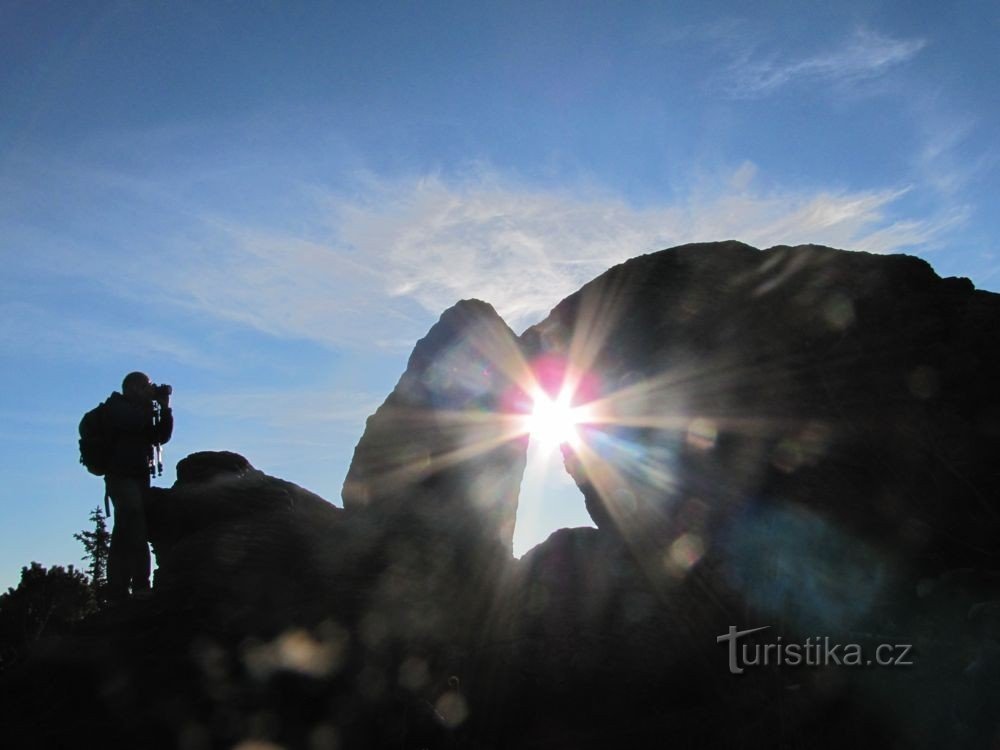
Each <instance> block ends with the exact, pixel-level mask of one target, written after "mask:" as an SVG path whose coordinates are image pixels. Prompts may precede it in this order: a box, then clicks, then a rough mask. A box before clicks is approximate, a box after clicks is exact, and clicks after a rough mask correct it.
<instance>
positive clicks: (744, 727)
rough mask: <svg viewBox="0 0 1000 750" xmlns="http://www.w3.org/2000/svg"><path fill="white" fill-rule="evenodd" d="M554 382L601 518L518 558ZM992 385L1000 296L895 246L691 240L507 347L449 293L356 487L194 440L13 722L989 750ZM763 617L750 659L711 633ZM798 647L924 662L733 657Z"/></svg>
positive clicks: (347, 735) (529, 742)
mask: <svg viewBox="0 0 1000 750" xmlns="http://www.w3.org/2000/svg"><path fill="white" fill-rule="evenodd" d="M553 362H555V363H558V366H556V367H555V368H554V369H553V368H551V367H550V365H551V363H553ZM553 373H556V375H555V376H554V377H555V381H556V382H554V383H553V382H543V383H542V384H543V385H544V386H546V387H556V388H558V387H559V386H560V385H561V379H562V378H563V376H564V375H565V376H566V377H567V378H568V382H569V383H571V384H576V386H577V392H576V394H575V401H576V402H577V403H578V404H581V405H582V404H584V403H585V402H586V405H587V414H588V417H587V422H586V423H585V424H582V425H581V426H580V427H579V431H580V436H581V440H580V442H579V444H577V445H573V446H566V447H564V459H565V464H566V468H567V470H568V471H569V473H570V474H571V476H572V477H573V479H574V481H575V482H576V483H577V485H578V486H579V487H580V489H581V493H582V496H583V497H582V499H581V501H583V502H585V503H586V505H587V508H588V509H589V511H590V513H591V516H592V517H593V519H594V521H595V523H596V524H597V527H598V528H596V529H592V528H587V529H563V530H560V531H557V532H556V533H554V534H553V535H552V536H551V537H550V538H549V539H548V540H547V541H546V542H544V543H543V544H541V545H539V546H538V547H536V548H535V549H533V550H531V551H530V552H529V553H528V554H527V555H525V556H524V557H523V558H522V559H521V560H514V559H513V557H512V555H511V551H510V550H511V536H512V531H513V521H514V515H515V512H516V508H517V498H518V488H519V484H520V480H521V476H522V473H523V470H524V466H525V456H526V437H525V436H524V429H523V422H522V421H521V416H522V415H523V411H524V409H525V404H524V398H525V392H526V383H528V382H529V381H530V380H531V379H532V378H535V379H540V380H542V381H546V379H547V378H549V379H551V378H552V377H553ZM998 380H1000V297H997V296H996V295H993V294H989V293H986V292H982V291H977V290H975V289H974V288H973V287H972V285H971V283H969V282H968V281H967V280H964V279H941V278H939V277H937V276H936V274H934V272H933V271H932V270H931V268H930V267H929V266H928V265H927V264H926V263H924V262H923V261H921V260H918V259H915V258H911V257H906V256H875V255H868V254H865V253H848V252H843V251H839V250H833V249H830V248H823V247H816V246H801V247H795V248H791V247H776V248H771V249H769V250H764V251H760V250H756V249H754V248H751V247H749V246H747V245H743V244H741V243H737V242H726V243H714V244H704V245H689V246H684V247H679V248H674V249H671V250H665V251H662V252H659V253H653V254H651V255H646V256H642V257H638V258H635V259H633V260H630V261H628V262H626V263H624V264H621V265H619V266H616V267H615V268H612V269H610V270H609V271H608V272H606V273H605V274H602V275H601V276H599V277H598V278H596V279H594V280H593V281H592V282H590V283H589V284H587V285H586V286H584V287H583V288H582V289H581V290H580V291H579V292H577V293H576V294H573V295H571V296H570V297H568V298H566V299H565V300H563V301H562V302H560V303H559V305H557V306H556V308H555V309H554V310H553V311H552V313H551V314H550V315H549V316H548V317H547V318H546V319H545V320H543V321H542V322H540V323H539V324H537V325H536V326H533V327H532V328H530V329H529V330H528V331H526V332H525V333H524V334H523V335H522V336H521V337H520V338H518V337H516V336H515V335H514V334H513V333H512V332H511V331H510V329H509V328H508V327H507V325H506V324H505V323H504V322H503V320H502V319H501V318H500V317H499V316H498V315H497V314H496V312H495V311H494V310H493V309H492V308H491V307H490V306H489V305H487V304H485V303H482V302H478V301H464V302H461V303H459V304H458V305H456V306H455V307H453V308H451V309H450V310H448V311H446V312H445V313H444V314H443V315H442V317H441V320H440V321H439V322H438V323H437V324H436V325H435V326H434V327H433V328H432V329H431V330H430V332H429V333H428V335H427V336H426V337H425V338H424V339H422V340H421V341H420V342H418V343H417V345H416V347H415V349H414V352H413V354H412V356H411V357H410V360H409V363H408V364H407V368H406V371H405V372H404V373H403V375H402V377H401V378H400V380H399V383H398V384H397V386H396V388H395V389H394V390H393V392H392V393H391V394H390V395H389V396H388V398H387V399H386V401H385V403H383V404H382V406H381V407H379V409H378V410H377V412H376V413H375V414H374V415H372V417H371V418H370V419H369V420H368V423H367V426H366V429H365V432H364V434H363V435H362V437H361V439H360V442H359V443H358V446H357V448H356V450H355V454H354V458H353V461H352V463H351V467H350V470H349V473H348V476H347V478H346V481H345V484H344V491H343V504H344V507H343V509H341V508H337V507H334V506H333V505H331V504H330V503H328V502H326V501H325V500H323V499H322V498H319V497H318V496H316V495H314V494H313V493H310V492H308V491H307V490H305V489H303V488H301V487H298V486H297V485H294V484H292V483H290V482H286V481H283V480H281V479H277V478H274V477H269V476H267V475H265V474H264V473H262V472H260V471H258V470H256V469H254V468H253V467H252V466H251V465H250V463H249V462H248V461H247V460H246V459H244V458H243V457H241V456H237V455H236V454H231V453H201V454H194V455H193V456H190V457H188V458H187V459H185V460H184V461H182V462H181V463H180V464H178V467H177V474H178V476H177V481H176V483H175V484H174V486H173V487H171V488H169V489H165V490H154V491H152V492H151V493H150V496H149V498H148V508H149V525H150V534H151V536H152V541H153V544H154V549H155V551H156V555H157V560H158V564H159V568H158V570H157V574H156V581H155V587H154V590H155V596H154V598H153V599H152V600H151V601H150V602H135V603H131V604H129V605H127V606H125V607H122V608H119V609H112V610H109V611H105V612H103V613H100V614H98V615H97V616H95V617H93V618H91V619H89V620H87V621H85V622H84V623H83V624H82V625H81V626H80V627H79V628H78V629H77V632H76V633H74V634H73V635H72V636H70V637H66V638H61V639H56V640H53V641H50V642H45V643H39V644H38V646H37V647H36V649H35V651H34V653H33V654H31V656H30V658H28V659H27V660H26V661H25V662H23V663H21V664H19V665H16V666H15V667H14V668H12V669H10V670H8V671H7V672H5V673H4V674H2V675H0V691H2V696H3V700H0V725H2V726H3V727H4V729H3V730H0V732H6V734H5V736H4V739H7V740H9V741H8V742H5V746H28V745H30V746H33V747H62V746H68V745H72V744H77V743H79V742H80V741H81V739H82V738H87V739H89V738H91V737H93V736H94V732H95V731H98V730H95V727H97V728H99V731H100V734H101V740H100V742H101V744H102V745H104V746H109V747H137V746H138V747H161V746H162V747H171V748H173V747H191V748H195V747H233V746H238V745H239V743H241V742H244V741H251V740H253V741H257V742H268V743H271V744H272V745H278V746H282V747H310V748H330V747H347V748H353V747H383V746H384V747H403V748H421V747H428V748H429V747H470V748H471V747H477V748H528V747H573V748H605V747H609V746H613V747H617V746H635V747H649V746H661V745H681V746H699V747H700V746H722V747H726V746H731V747H737V746H738V747H742V748H747V747H749V748H756V747H773V746H775V745H785V746H802V747H829V748H834V747H842V746H843V745H845V744H848V743H853V744H859V743H860V744H862V745H863V746H868V745H871V744H873V743H875V744H882V745H894V746H918V747H938V746H949V747H963V748H974V747H985V746H989V744H990V743H991V742H996V741H997V739H998V738H1000V724H998V723H997V718H996V717H997V716H1000V689H998V685H1000V657H998V654H1000V616H998V612H1000V604H998V602H1000V560H998V549H1000V545H998V544H997V539H998V538H1000V537H998V535H1000V500H998V498H1000V473H998V472H997V471H996V470H995V462H996V458H995V456H997V455H998V454H1000V395H998V391H997V389H996V387H995V383H997V382H998ZM758 627H766V628H767V630H766V631H763V632H760V633H757V634H755V635H748V636H746V637H745V639H744V640H742V641H741V644H746V645H747V646H751V647H752V648H751V649H750V651H749V652H740V654H738V656H739V658H740V659H741V662H740V664H742V665H743V667H744V668H743V673H742V674H733V673H732V670H731V668H730V667H731V666H732V664H731V662H730V653H731V652H730V648H729V645H728V642H726V641H722V642H719V641H718V640H717V639H718V638H719V637H720V636H725V635H726V634H727V633H729V632H731V631H730V629H731V628H736V629H739V630H745V629H751V628H758ZM782 638H783V639H784V642H785V643H786V644H787V643H797V644H801V643H804V642H805V641H806V640H807V639H811V638H812V639H821V638H827V639H829V641H830V642H832V643H834V644H837V643H840V644H842V646H841V651H840V653H839V656H840V657H841V658H842V657H843V656H844V649H843V644H858V646H859V648H863V649H864V654H865V658H868V657H871V656H872V654H873V653H874V649H876V648H877V647H878V646H879V645H882V644H889V645H890V646H892V647H893V648H895V647H896V646H904V645H905V646H908V652H907V654H904V655H903V656H904V657H905V658H906V660H908V661H911V662H912V664H911V665H910V666H885V667H877V666H872V665H866V664H864V663H861V664H859V665H856V666H852V665H850V664H846V665H845V664H836V663H831V662H830V661H829V659H827V660H826V663H825V664H824V665H817V664H815V663H808V664H804V663H798V664H792V663H787V662H786V663H785V664H776V663H775V661H774V660H773V658H772V661H770V662H768V663H767V664H766V665H765V664H762V663H757V664H753V663H752V662H751V661H750V660H749V656H750V655H752V654H751V652H754V651H755V648H756V647H758V646H760V647H762V646H763V645H764V644H771V645H772V652H771V653H772V657H773V655H774V654H776V653H777V650H778V649H777V647H776V646H775V645H774V644H777V643H780V642H781V640H780V639H782ZM760 651H763V648H760V649H756V652H757V653H759V652H760ZM765 653H766V652H765ZM896 655H897V656H898V655H899V654H896ZM758 658H759V657H758ZM56 685H57V686H58V688H59V689H58V690H56V691H53V690H52V686H56ZM18 743H20V744H18Z"/></svg>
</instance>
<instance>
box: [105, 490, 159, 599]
mask: <svg viewBox="0 0 1000 750" xmlns="http://www.w3.org/2000/svg"><path fill="white" fill-rule="evenodd" d="M104 483H105V486H106V487H107V490H108V496H109V497H110V498H111V502H112V504H113V505H114V506H115V525H114V528H113V529H112V531H111V550H110V551H109V553H108V589H109V590H110V594H111V596H112V597H124V596H127V595H128V592H129V588H130V587H131V589H132V592H133V593H135V592H136V591H148V590H149V545H148V544H147V543H146V513H145V508H144V506H143V491H144V490H145V488H146V487H147V486H148V484H149V481H148V480H145V481H144V480H142V479H136V478H133V477H122V476H115V475H110V474H109V475H107V476H105V477H104Z"/></svg>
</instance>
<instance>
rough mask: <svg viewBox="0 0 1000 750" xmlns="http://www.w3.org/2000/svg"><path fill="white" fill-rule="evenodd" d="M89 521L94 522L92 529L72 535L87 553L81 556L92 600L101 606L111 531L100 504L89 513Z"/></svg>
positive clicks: (105, 587) (105, 581)
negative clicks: (85, 567) (92, 595)
mask: <svg viewBox="0 0 1000 750" xmlns="http://www.w3.org/2000/svg"><path fill="white" fill-rule="evenodd" d="M90 521H91V522H92V523H93V524H94V529H93V531H86V530H84V531H81V532H79V533H77V534H74V535H73V538H74V539H76V540H77V541H79V542H80V543H81V544H82V545H83V548H84V549H85V550H86V551H87V553H86V554H85V555H84V556H83V557H82V558H81V559H83V560H86V561H87V573H88V574H89V579H90V580H89V583H90V588H91V591H93V592H94V600H95V601H96V602H97V604H98V606H103V605H104V604H105V600H106V594H107V586H108V553H109V552H110V550H111V532H109V531H108V526H107V523H106V522H105V516H104V513H102V512H101V508H100V506H98V507H96V508H94V510H92V511H91V513H90Z"/></svg>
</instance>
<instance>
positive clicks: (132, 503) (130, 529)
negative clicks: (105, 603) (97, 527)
mask: <svg viewBox="0 0 1000 750" xmlns="http://www.w3.org/2000/svg"><path fill="white" fill-rule="evenodd" d="M170 392H171V388H170V386H169V385H153V383H152V382H151V381H150V379H149V377H148V376H147V375H146V374H145V373H142V372H131V373H129V374H128V375H126V376H125V379H124V380H123V381H122V392H121V393H118V392H117V391H116V392H114V393H112V394H111V396H110V398H108V400H107V401H105V402H104V414H105V417H104V419H105V422H104V425H105V429H106V430H107V436H108V441H109V446H110V451H111V452H110V457H109V463H108V470H107V473H106V474H105V476H104V483H105V486H106V488H107V494H108V497H110V498H111V502H112V503H113V504H114V506H115V525H114V529H113V530H112V532H111V550H110V552H109V554H108V590H109V593H110V595H111V598H112V599H115V600H119V601H120V600H123V599H125V598H127V597H128V594H129V589H131V591H132V595H133V596H135V597H136V598H146V597H148V596H149V595H150V587H149V572H150V571H149V567H150V565H149V545H148V543H147V541H146V540H147V536H146V514H145V510H144V505H143V503H144V499H143V495H144V492H145V490H146V489H148V488H149V478H150V476H153V475H154V474H155V472H156V470H157V468H158V467H159V468H160V469H161V471H162V466H161V465H160V464H159V449H160V445H162V444H163V443H166V442H167V441H168V440H170V435H171V433H172V432H173V429H174V416H173V413H172V412H171V411H170Z"/></svg>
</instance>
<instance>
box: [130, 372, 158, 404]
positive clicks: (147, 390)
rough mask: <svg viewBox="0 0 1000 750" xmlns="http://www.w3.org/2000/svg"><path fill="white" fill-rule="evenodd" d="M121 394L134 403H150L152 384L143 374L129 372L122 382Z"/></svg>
mask: <svg viewBox="0 0 1000 750" xmlns="http://www.w3.org/2000/svg"><path fill="white" fill-rule="evenodd" d="M122 394H123V395H124V396H125V397H126V398H130V399H132V400H134V401H151V400H152V399H153V395H154V394H153V383H152V381H151V380H150V379H149V376H148V375H147V374H146V373H144V372H130V373H129V374H128V375H126V376H125V379H124V380H122Z"/></svg>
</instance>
